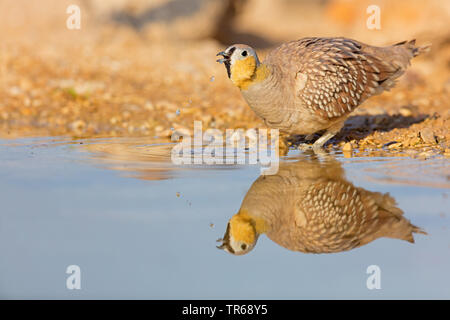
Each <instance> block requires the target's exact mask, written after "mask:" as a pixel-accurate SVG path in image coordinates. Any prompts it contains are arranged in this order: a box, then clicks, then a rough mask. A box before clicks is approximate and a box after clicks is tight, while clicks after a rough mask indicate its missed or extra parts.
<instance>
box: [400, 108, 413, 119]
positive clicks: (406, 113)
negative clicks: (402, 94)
mask: <svg viewBox="0 0 450 320" xmlns="http://www.w3.org/2000/svg"><path fill="white" fill-rule="evenodd" d="M399 113H400V114H401V115H402V116H403V117H411V116H412V114H413V113H412V111H411V109H409V108H408V107H401V108H400V110H399Z"/></svg>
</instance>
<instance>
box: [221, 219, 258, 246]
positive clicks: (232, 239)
mask: <svg viewBox="0 0 450 320" xmlns="http://www.w3.org/2000/svg"><path fill="white" fill-rule="evenodd" d="M257 229H258V225H257V223H256V221H255V220H253V219H252V218H250V217H249V216H248V215H246V214H240V213H237V214H235V215H234V216H233V217H232V218H231V219H230V221H228V225H227V230H226V231H225V235H224V236H223V239H219V240H218V241H222V244H221V245H220V246H218V247H217V248H219V249H223V250H225V251H226V252H228V253H231V254H234V255H243V254H247V253H249V252H250V251H251V250H252V249H253V248H254V247H255V245H256V242H257V241H258V237H259V234H260V233H259V232H258V230H257Z"/></svg>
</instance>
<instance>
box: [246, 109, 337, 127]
mask: <svg viewBox="0 0 450 320" xmlns="http://www.w3.org/2000/svg"><path fill="white" fill-rule="evenodd" d="M247 102H248V104H249V105H250V107H251V108H252V110H253V111H254V112H255V113H256V115H258V116H259V117H260V118H262V119H263V120H264V123H265V124H266V125H267V126H268V127H269V128H274V129H278V130H280V131H283V132H286V133H289V134H304V135H307V134H312V133H315V132H317V131H320V130H324V129H327V128H328V127H329V121H324V119H322V118H320V117H319V116H317V115H316V114H313V113H311V112H310V111H309V110H307V109H306V108H302V107H299V106H295V105H291V104H283V103H276V102H273V103H265V102H264V103H261V102H259V101H247Z"/></svg>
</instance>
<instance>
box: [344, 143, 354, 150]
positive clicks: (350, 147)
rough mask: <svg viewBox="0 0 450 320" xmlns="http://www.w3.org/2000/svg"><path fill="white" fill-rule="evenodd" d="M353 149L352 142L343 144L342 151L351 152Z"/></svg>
mask: <svg viewBox="0 0 450 320" xmlns="http://www.w3.org/2000/svg"><path fill="white" fill-rule="evenodd" d="M352 150H353V147H352V144H351V143H350V142H347V143H345V144H344V145H343V146H342V151H344V152H345V151H346V152H351V151H352Z"/></svg>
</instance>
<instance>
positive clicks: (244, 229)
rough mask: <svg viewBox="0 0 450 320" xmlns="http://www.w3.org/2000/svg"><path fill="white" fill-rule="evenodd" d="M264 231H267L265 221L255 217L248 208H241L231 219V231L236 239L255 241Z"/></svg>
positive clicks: (248, 241) (246, 241)
mask: <svg viewBox="0 0 450 320" xmlns="http://www.w3.org/2000/svg"><path fill="white" fill-rule="evenodd" d="M264 232H266V226H265V223H264V221H263V220H262V219H254V218H253V217H251V216H250V215H249V214H248V212H247V210H240V211H239V212H238V213H237V214H235V215H234V216H233V217H232V218H231V219H230V233H231V235H232V236H233V238H234V240H236V241H242V242H245V243H254V242H255V241H256V238H257V237H258V236H259V235H260V234H262V233H264Z"/></svg>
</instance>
